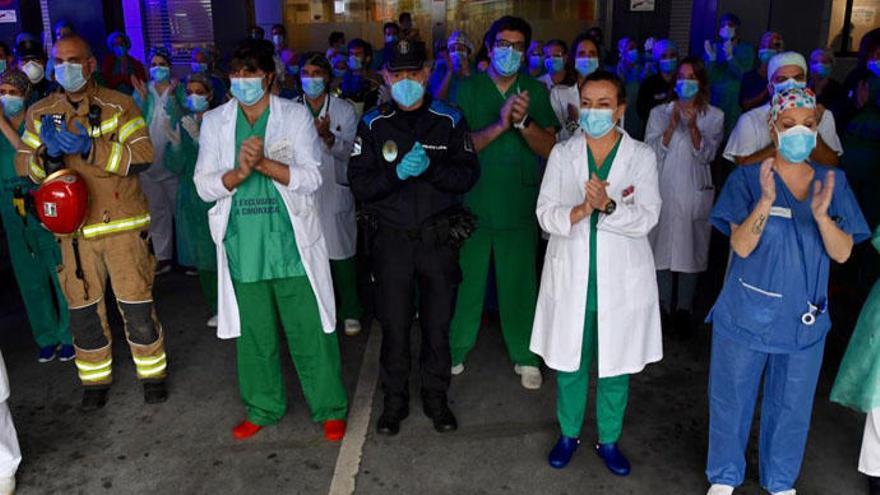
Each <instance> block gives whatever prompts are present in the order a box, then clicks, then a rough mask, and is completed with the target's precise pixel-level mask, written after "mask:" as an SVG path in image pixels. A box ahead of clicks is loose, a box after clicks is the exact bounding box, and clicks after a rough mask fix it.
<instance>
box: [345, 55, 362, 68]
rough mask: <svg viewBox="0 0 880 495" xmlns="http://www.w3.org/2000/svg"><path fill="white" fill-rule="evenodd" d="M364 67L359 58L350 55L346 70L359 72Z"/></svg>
mask: <svg viewBox="0 0 880 495" xmlns="http://www.w3.org/2000/svg"><path fill="white" fill-rule="evenodd" d="M363 67H364V61H363V60H362V59H361V58H360V57H356V56H354V55H351V56H349V57H348V68H349V69H351V70H361V69H362V68H363Z"/></svg>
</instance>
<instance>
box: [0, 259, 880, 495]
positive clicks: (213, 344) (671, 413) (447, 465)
mask: <svg viewBox="0 0 880 495" xmlns="http://www.w3.org/2000/svg"><path fill="white" fill-rule="evenodd" d="M8 291H9V289H8V286H7V289H6V291H5V292H8ZM156 294H157V299H158V308H159V313H160V317H161V318H162V321H163V322H164V325H165V328H166V330H167V333H168V336H167V342H168V353H169V356H170V363H171V379H170V391H171V397H170V399H169V401H168V402H167V403H165V404H163V405H158V406H146V405H144V404H143V399H142V395H141V390H140V386H139V385H138V384H137V383H136V381H135V379H134V376H133V375H134V370H133V366H132V364H131V361H130V359H129V357H128V351H127V349H126V347H125V346H124V341H123V339H122V338H121V330H120V328H119V327H118V322H117V326H116V328H115V329H114V332H115V334H116V335H117V336H118V338H117V340H116V345H115V346H114V361H115V363H114V364H115V373H116V374H115V380H116V382H115V384H114V387H113V389H112V392H111V398H110V402H109V403H108V405H107V407H106V408H105V409H104V410H102V411H99V412H96V413H92V414H84V413H81V412H79V410H78V409H77V405H78V404H79V399H80V389H79V388H78V386H77V381H76V377H75V372H74V366H73V363H59V362H52V363H49V364H38V363H37V362H36V359H35V356H36V349H35V347H34V345H33V343H32V341H31V338H30V334H29V331H28V329H27V325H26V321H25V320H24V315H23V312H21V311H20V310H18V309H16V306H18V305H19V304H20V303H18V302H17V301H16V299H15V296H14V295H13V296H8V295H7V297H3V298H2V299H0V301H3V302H0V328H2V329H3V332H2V334H0V347H2V350H3V354H4V356H5V359H6V364H7V367H8V370H9V374H10V381H11V385H12V397H11V399H10V403H11V406H12V411H13V415H14V418H15V422H16V426H17V428H18V432H19V438H20V441H21V444H22V451H23V455H24V461H23V462H22V465H21V467H20V470H19V473H18V483H19V491H18V493H19V494H21V495H28V494H51V493H65V494H68V493H83V494H86V493H88V494H95V493H114V494H117V493H119V494H129V493H131V494H142V493H173V494H178V493H181V494H190V493H193V494H201V493H205V494H218V493H222V494H227V493H247V494H275V493H285V494H291V493H297V494H299V493H302V494H321V493H327V490H328V488H329V486H330V482H331V478H332V477H333V472H334V467H335V465H336V459H337V454H338V451H339V447H338V445H333V444H330V443H327V442H326V441H324V440H323V438H322V432H321V428H320V425H316V424H313V423H311V421H310V420H309V416H308V412H307V409H306V407H305V404H304V402H303V398H302V393H301V391H300V388H299V385H298V381H297V379H296V377H295V373H294V371H293V366H292V365H291V363H290V360H289V359H288V358H285V360H284V367H285V369H286V370H287V371H288V372H289V373H288V374H289V376H290V380H289V384H288V385H289V386H288V391H289V396H290V410H289V413H288V414H287V416H286V417H285V418H284V420H283V421H282V422H281V423H280V424H278V425H277V426H275V427H271V428H267V429H265V430H264V431H263V432H261V433H260V434H259V435H258V436H256V437H255V438H253V439H251V440H249V441H246V442H235V441H233V439H232V437H231V435H230V428H231V427H232V426H233V425H234V424H235V423H236V422H237V421H238V420H240V419H241V417H242V414H243V408H242V406H241V404H240V402H239V399H238V390H237V385H236V376H235V354H234V343H233V342H231V341H220V340H218V339H217V338H216V337H215V336H214V334H213V331H212V330H210V329H208V328H206V327H205V326H204V322H205V320H206V319H207V318H208V316H210V315H209V314H208V310H207V308H206V306H205V305H204V303H203V302H202V301H201V299H200V298H201V296H200V292H199V290H198V281H197V280H196V279H195V278H188V277H184V276H182V275H179V274H171V275H168V276H165V277H164V278H162V279H160V280H159V281H157V286H156ZM367 341H368V336H367V335H366V332H365V333H364V334H363V335H360V336H358V337H355V338H346V337H342V338H341V348H342V357H343V370H344V373H345V383H346V386H347V387H348V389H349V391H350V393H353V391H354V389H355V386H356V384H357V382H358V375H359V373H360V370H361V364H362V363H361V361H362V359H361V356H362V355H363V354H364V350H365V348H366V345H367ZM842 347H843V344H842V343H841V342H837V343H835V341H832V342H830V344H829V349H828V352H827V358H826V367H825V368H826V369H825V370H823V374H822V378H821V382H820V386H819V392H818V394H817V400H816V407H815V410H814V416H813V417H814V422H813V428H812V432H811V435H810V441H809V446H808V451H807V455H806V459H805V463H804V469H803V471H802V475H801V479H800V483H799V485H798V489H799V493H801V494H807V495H811V494H862V493H866V489H865V481H864V479H863V478H862V477H861V476H860V475H859V474H858V473H857V472H856V462H857V457H858V450H859V445H860V441H861V429H862V423H863V417H862V416H860V415H858V414H856V413H853V412H852V411H849V410H847V409H844V408H842V407H839V406H837V405H834V404H831V403H829V402H828V392H829V389H830V381H831V380H832V379H833V376H834V373H835V372H836V366H837V362H838V361H839V358H840V354H841V352H842ZM707 360H708V334H707V333H706V332H701V333H700V334H699V335H697V336H696V337H695V338H694V339H692V340H691V341H689V342H687V343H676V342H668V343H667V347H666V357H665V359H664V360H663V361H662V362H661V363H659V364H656V365H653V366H651V367H649V368H648V370H646V371H645V372H643V373H641V374H639V375H637V376H635V377H633V379H632V390H631V394H630V406H629V410H628V412H627V417H626V424H625V427H624V436H623V438H622V439H621V445H622V448H623V450H624V451H625V452H626V453H627V454H628V455H629V457H630V459H631V461H632V463H633V473H632V475H631V476H630V477H628V478H623V479H621V478H617V477H614V476H612V475H611V474H609V473H608V472H607V471H605V469H604V466H602V465H601V464H600V462H599V460H598V459H597V458H596V456H595V455H594V454H593V453H592V452H591V451H590V448H589V443H590V442H591V441H592V439H593V435H594V432H595V427H594V419H593V418H592V416H591V417H590V418H588V420H587V425H586V427H585V429H584V435H583V436H584V440H585V445H583V446H582V447H581V449H582V450H581V451H580V452H578V454H577V455H576V457H575V459H574V460H573V461H572V464H571V465H570V466H569V467H568V468H566V469H565V470H562V471H556V470H553V469H551V468H549V467H548V466H547V464H546V455H547V452H548V451H549V449H550V448H551V447H552V445H553V443H554V441H555V440H556V437H557V434H558V432H557V429H556V426H555V420H554V401H555V384H554V380H553V379H552V374H549V373H548V374H547V375H546V378H547V380H546V384H545V386H544V387H543V388H542V389H541V390H540V391H536V392H531V391H526V390H524V389H522V388H521V387H520V385H519V381H518V377H517V376H515V375H514V374H513V371H512V365H511V364H510V363H509V362H508V360H507V357H506V355H505V352H504V347H503V343H502V340H501V337H500V333H499V331H498V330H497V328H494V327H493V328H486V329H484V330H483V332H482V334H481V337H480V340H479V343H478V345H477V348H476V349H475V350H474V352H473V353H472V355H471V357H470V358H469V361H468V362H467V370H466V371H465V373H464V374H463V375H461V376H459V377H455V378H454V379H453V385H452V390H451V391H450V398H451V399H452V408H453V410H454V411H455V412H456V413H457V415H458V418H459V422H460V426H461V427H460V429H459V431H458V432H456V433H452V434H445V435H440V434H437V433H435V432H434V431H433V429H432V428H431V424H430V422H429V421H428V420H427V419H426V418H425V417H424V416H423V415H422V413H421V407H420V404H419V403H418V400H417V399H415V398H417V397H418V393H417V392H414V394H413V397H414V400H413V403H412V414H411V415H410V418H409V419H407V420H406V421H405V422H404V424H403V429H402V431H401V434H400V435H399V436H398V437H396V438H385V437H378V436H377V435H375V433H373V427H374V423H375V419H376V417H377V416H378V414H379V412H380V411H379V407H380V406H381V396H380V394H379V393H378V392H377V393H376V395H375V398H376V400H374V402H373V404H374V409H373V411H372V418H371V420H370V421H371V422H370V430H369V433H368V436H367V438H366V441H365V444H364V448H363V460H362V463H361V465H360V471H359V475H358V477H357V493H363V494H389V493H393V494H397V493H400V494H414V493H420V494H452V493H454V494H535V493H540V494H575V493H603V494H701V493H705V489H706V483H705V479H704V475H703V468H704V460H705V451H706V427H707V419H708V418H707V409H706V377H707ZM370 365H371V364H370V363H367V366H370ZM591 397H592V396H591ZM590 403H591V404H592V399H591V402H590ZM752 443H753V444H754V441H753V442H752ZM756 463H757V448H755V447H753V448H752V449H751V450H750V452H749V472H748V475H747V478H748V481H747V483H746V485H744V486H743V487H742V488H741V489H740V490H739V491H737V493H738V494H740V493H742V494H753V493H754V494H757V493H760V491H759V490H758V487H757V482H756V480H757V464H756Z"/></svg>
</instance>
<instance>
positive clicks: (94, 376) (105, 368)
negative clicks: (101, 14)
mask: <svg viewBox="0 0 880 495" xmlns="http://www.w3.org/2000/svg"><path fill="white" fill-rule="evenodd" d="M74 362H75V363H76V368H77V370H78V372H79V379H80V380H82V381H83V382H84V383H86V382H98V381H102V380H103V379H105V378H107V377H108V376H110V374H111V373H113V358H112V357H109V358H107V359H105V360H103V361H99V362H97V363H91V362H88V361H81V360H79V359H76V360H74Z"/></svg>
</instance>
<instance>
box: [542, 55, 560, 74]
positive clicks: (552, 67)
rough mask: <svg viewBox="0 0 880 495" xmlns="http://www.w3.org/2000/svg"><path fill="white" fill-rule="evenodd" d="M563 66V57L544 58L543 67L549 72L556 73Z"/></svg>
mask: <svg viewBox="0 0 880 495" xmlns="http://www.w3.org/2000/svg"><path fill="white" fill-rule="evenodd" d="M563 67H565V59H564V58H562V57H548V58H546V59H544V68H545V69H547V72H549V73H551V74H556V73H557V72H559V71H561V70H562V68H563Z"/></svg>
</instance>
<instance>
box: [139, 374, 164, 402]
mask: <svg viewBox="0 0 880 495" xmlns="http://www.w3.org/2000/svg"><path fill="white" fill-rule="evenodd" d="M166 400H168V390H167V389H166V388H165V381H164V380H163V381H161V382H144V402H146V403H147V404H160V403H162V402H165V401H166Z"/></svg>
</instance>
